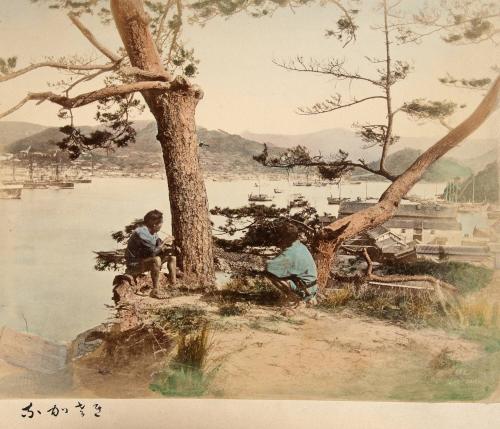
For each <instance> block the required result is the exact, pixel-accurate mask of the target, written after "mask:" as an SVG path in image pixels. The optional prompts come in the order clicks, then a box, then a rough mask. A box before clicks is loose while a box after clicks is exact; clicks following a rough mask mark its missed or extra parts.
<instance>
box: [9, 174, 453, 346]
mask: <svg viewBox="0 0 500 429" xmlns="http://www.w3.org/2000/svg"><path fill="white" fill-rule="evenodd" d="M386 187H387V183H375V182H370V183H368V185H367V188H366V186H365V184H364V183H363V184H359V185H344V186H343V187H342V196H343V197H350V198H355V197H358V196H360V197H363V198H364V197H365V195H366V194H368V195H369V196H371V197H378V196H380V194H381V193H382V192H383V191H384V189H385V188H386ZM274 188H280V189H281V190H282V191H283V193H282V194H276V195H275V200H274V203H275V204H276V205H278V206H284V205H286V204H287V203H288V200H289V195H290V194H291V193H299V192H300V193H301V194H303V195H304V196H305V197H306V199H307V200H308V201H309V202H310V203H311V204H312V205H313V206H315V207H316V208H317V210H318V212H319V213H321V214H323V213H324V212H327V213H330V214H333V215H336V214H337V213H336V211H337V209H338V207H337V206H329V205H328V204H327V201H326V197H327V196H329V195H330V193H331V194H332V195H334V196H336V195H337V192H338V191H337V187H336V186H329V187H295V186H292V185H291V184H290V183H289V182H287V181H280V182H274V181H273V182H270V181H261V182H260V191H261V192H262V193H268V194H270V195H272V194H273V189H274ZM443 188H444V184H442V185H441V184H440V185H438V186H436V185H435V184H418V185H416V186H415V188H414V189H413V191H412V192H411V193H413V194H417V195H422V196H428V197H430V196H433V195H434V194H435V193H436V192H442V190H443ZM207 191H208V197H209V201H210V206H211V207H214V206H223V207H224V206H230V207H237V206H240V205H243V204H246V203H247V198H248V194H249V193H251V192H253V193H258V192H259V188H258V187H256V186H255V182H253V181H244V180H236V181H231V182H218V181H217V182H216V181H212V180H207ZM166 195H167V194H166V184H165V182H164V181H160V180H151V179H125V178H123V179H121V178H120V179H94V182H93V183H92V184H77V185H75V189H74V190H53V189H47V190H25V191H23V195H22V199H21V200H0V212H1V213H2V219H1V222H0V235H1V237H2V245H1V246H0V273H1V274H0V276H1V277H0V326H2V325H8V326H10V327H12V328H14V329H18V330H21V331H26V330H27V331H29V332H31V333H35V334H38V335H42V336H44V337H46V338H49V339H53V340H61V341H68V340H71V339H72V338H73V337H74V336H75V335H77V334H78V333H80V332H82V331H84V330H86V329H88V328H91V327H92V326H95V325H97V324H99V323H101V322H103V321H105V320H106V319H107V318H108V317H109V315H110V313H109V310H108V309H107V308H106V306H105V305H106V304H112V301H111V289H112V285H111V283H112V279H113V277H114V275H115V274H114V273H112V272H97V271H95V270H94V269H93V265H94V256H95V255H94V254H93V251H95V250H111V249H114V248H116V243H115V242H114V241H113V240H112V239H111V237H110V233H111V232H113V231H116V230H118V229H120V228H121V227H123V226H124V225H126V224H128V223H129V222H130V221H132V220H134V219H136V218H140V217H142V216H143V215H144V213H146V212H147V211H148V210H151V209H153V208H157V209H159V210H161V211H163V212H164V213H165V215H166V219H165V224H164V230H165V231H166V232H168V228H169V226H168V225H169V223H170V222H169V214H168V200H167V197H166Z"/></svg>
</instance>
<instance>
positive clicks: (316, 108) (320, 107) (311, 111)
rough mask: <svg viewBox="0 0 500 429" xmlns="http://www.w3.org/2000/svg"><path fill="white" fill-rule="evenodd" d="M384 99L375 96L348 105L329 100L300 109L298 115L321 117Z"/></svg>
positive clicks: (383, 98)
mask: <svg viewBox="0 0 500 429" xmlns="http://www.w3.org/2000/svg"><path fill="white" fill-rule="evenodd" d="M377 98H379V99H382V100H385V99H386V97H385V96H383V95H374V96H371V97H365V98H361V99H359V100H356V99H355V100H354V101H352V102H351V103H346V104H340V103H338V99H337V100H335V99H327V100H325V101H323V102H320V103H316V104H314V105H313V106H312V107H307V108H304V107H302V108H299V111H298V114H299V115H319V114H321V113H328V112H333V111H335V110H338V109H344V108H345V107H350V106H354V105H355V104H360V103H363V102H364V101H367V100H373V99H377Z"/></svg>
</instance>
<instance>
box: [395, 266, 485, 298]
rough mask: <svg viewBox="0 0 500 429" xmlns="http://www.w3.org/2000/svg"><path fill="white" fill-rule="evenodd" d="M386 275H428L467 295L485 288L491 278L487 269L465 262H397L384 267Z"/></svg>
mask: <svg viewBox="0 0 500 429" xmlns="http://www.w3.org/2000/svg"><path fill="white" fill-rule="evenodd" d="M386 271H387V274H401V275H430V276H433V277H436V278H437V279H439V280H443V281H445V282H447V283H450V284H452V285H454V286H456V287H457V288H458V290H459V291H460V293H469V292H472V291H474V290H479V289H482V288H483V287H485V286H487V285H488V284H489V283H490V281H491V279H492V276H493V271H492V270H491V269H489V268H484V267H476V266H475V265H471V264H467V263H465V262H452V261H449V262H442V263H438V262H432V261H416V262H407V263H405V262H398V263H397V264H389V265H387V266H386Z"/></svg>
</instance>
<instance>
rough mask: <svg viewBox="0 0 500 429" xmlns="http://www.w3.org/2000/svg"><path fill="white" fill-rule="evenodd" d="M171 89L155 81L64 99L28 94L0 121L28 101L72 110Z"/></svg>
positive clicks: (163, 83) (0, 115)
mask: <svg viewBox="0 0 500 429" xmlns="http://www.w3.org/2000/svg"><path fill="white" fill-rule="evenodd" d="M171 87H172V84H170V83H167V82H157V81H146V82H134V83H129V84H125V85H112V86H107V87H105V88H101V89H98V90H96V91H91V92H86V93H84V94H80V95H77V96H75V97H65V96H62V95H59V94H55V93H53V92H36V93H29V94H28V95H27V96H26V97H24V98H23V99H22V100H21V101H20V102H19V103H18V104H16V105H15V106H14V107H12V108H10V109H9V110H7V111H5V112H3V113H0V119H1V118H4V117H5V116H7V115H10V114H11V113H13V112H15V111H16V110H18V109H20V108H21V107H22V106H23V105H24V104H26V103H27V102H28V101H32V100H33V101H38V103H37V104H40V103H43V102H44V101H51V102H52V103H55V104H59V105H60V106H62V107H64V108H66V109H73V108H76V107H81V106H85V105H87V104H90V103H93V102H95V101H99V100H103V99H106V98H110V97H115V96H120V95H126V94H130V93H132V92H137V91H148V90H163V91H166V90H168V89H170V88H171Z"/></svg>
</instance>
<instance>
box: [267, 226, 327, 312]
mask: <svg viewBox="0 0 500 429" xmlns="http://www.w3.org/2000/svg"><path fill="white" fill-rule="evenodd" d="M281 229H282V230H281V231H280V239H279V243H277V245H278V247H279V248H281V249H282V252H281V253H280V254H279V255H278V256H277V257H276V258H274V259H271V260H270V261H268V262H267V264H266V273H267V275H268V277H269V278H270V279H271V281H272V282H273V284H274V285H275V286H277V287H278V288H279V289H280V290H281V291H282V292H284V293H285V294H287V295H290V292H292V293H293V294H294V295H295V296H296V297H297V299H300V300H302V301H304V302H306V303H308V304H310V305H315V304H317V300H316V294H317V292H318V288H317V286H316V280H317V277H318V273H317V269H316V264H315V262H314V259H313V257H312V255H311V252H309V249H308V248H307V247H306V246H305V245H304V244H302V243H301V242H300V240H299V230H298V229H297V228H296V227H295V226H294V225H290V224H285V225H284V226H283V227H282V228H281Z"/></svg>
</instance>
